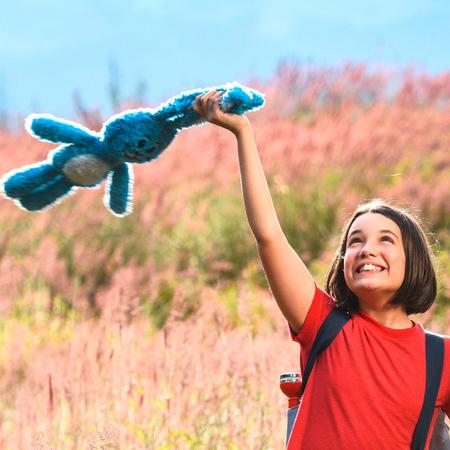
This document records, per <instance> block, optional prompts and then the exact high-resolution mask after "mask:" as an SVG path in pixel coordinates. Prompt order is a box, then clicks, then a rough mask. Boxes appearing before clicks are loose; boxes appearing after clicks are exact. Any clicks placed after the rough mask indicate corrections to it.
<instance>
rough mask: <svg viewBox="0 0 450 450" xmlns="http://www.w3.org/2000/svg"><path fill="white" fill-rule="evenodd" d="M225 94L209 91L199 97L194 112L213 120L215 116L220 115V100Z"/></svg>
mask: <svg viewBox="0 0 450 450" xmlns="http://www.w3.org/2000/svg"><path fill="white" fill-rule="evenodd" d="M224 93H225V92H223V91H215V90H212V91H208V92H205V93H204V94H202V95H199V96H198V97H197V98H196V99H195V102H194V111H196V112H197V113H198V114H199V115H200V116H201V117H203V118H205V119H206V120H211V119H213V118H214V116H217V115H218V114H220V107H219V105H220V100H221V99H222V97H223V95H224Z"/></svg>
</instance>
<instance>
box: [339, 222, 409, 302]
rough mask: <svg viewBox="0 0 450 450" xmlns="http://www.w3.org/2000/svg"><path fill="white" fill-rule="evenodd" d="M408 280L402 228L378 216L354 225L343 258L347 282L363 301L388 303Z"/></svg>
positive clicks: (349, 233)
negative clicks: (372, 300) (376, 299)
mask: <svg viewBox="0 0 450 450" xmlns="http://www.w3.org/2000/svg"><path fill="white" fill-rule="evenodd" d="M404 277H405V251H404V248H403V241H402V235H401V231H400V228H399V227H398V225H397V224H396V223H395V222H393V221H392V220H391V219H388V218H387V217H385V216H383V215H382V214H378V213H365V214H362V215H361V216H359V217H357V218H356V219H355V221H354V222H353V223H352V225H351V227H350V230H349V232H348V237H347V246H346V251H345V255H344V278H345V281H346V283H347V286H348V287H349V289H350V290H351V291H352V292H353V293H354V294H355V295H356V296H357V297H358V298H359V299H360V300H364V299H365V298H370V299H373V298H374V294H376V297H375V298H379V299H381V300H383V301H384V300H386V301H389V300H390V299H391V298H392V297H393V296H394V295H395V292H396V291H397V290H398V289H399V288H400V286H401V285H402V283H403V279H404Z"/></svg>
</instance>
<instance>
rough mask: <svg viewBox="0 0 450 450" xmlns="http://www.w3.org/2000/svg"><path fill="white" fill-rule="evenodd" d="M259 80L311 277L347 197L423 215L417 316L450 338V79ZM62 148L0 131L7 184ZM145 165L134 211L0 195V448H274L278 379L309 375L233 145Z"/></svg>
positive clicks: (206, 144)
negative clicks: (422, 308) (252, 222)
mask: <svg viewBox="0 0 450 450" xmlns="http://www.w3.org/2000/svg"><path fill="white" fill-rule="evenodd" d="M250 85H251V86H252V87H255V88H257V89H260V90H262V91H263V92H265V93H266V106H265V107H264V108H263V109H262V110H260V111H258V112H255V113H251V114H249V118H250V120H251V122H252V124H253V127H254V131H255V136H256V140H257V143H258V147H259V150H260V154H261V159H262V162H263V165H264V168H265V171H266V174H267V176H268V179H269V183H270V187H271V191H272V194H273V197H274V202H275V206H276V209H277V211H278V213H279V217H280V221H281V223H282V226H283V228H284V229H285V231H286V234H287V236H288V239H289V240H290V242H291V244H292V245H293V246H294V248H295V249H296V250H297V251H299V252H300V253H301V255H302V256H303V257H304V259H305V261H306V262H307V264H308V266H309V267H310V269H311V271H312V272H313V274H314V275H315V277H316V280H317V281H318V283H319V284H321V285H323V282H324V277H325V274H326V270H327V267H328V265H329V263H331V259H332V257H333V252H334V250H335V248H336V245H337V237H338V234H339V229H340V227H341V225H342V223H343V221H344V219H345V216H346V215H347V214H348V213H349V212H350V211H351V210H352V209H353V207H354V206H355V205H357V204H358V203H359V202H361V201H363V200H365V199H368V198H373V197H382V198H385V199H387V200H392V201H394V202H395V203H396V204H399V205H401V206H408V207H412V208H414V209H416V210H417V211H419V212H420V215H421V217H422V219H423V222H424V223H425V225H426V227H427V229H428V230H429V232H430V241H431V244H432V246H433V249H434V250H435V254H436V262H437V267H438V271H439V286H440V289H439V297H438V300H437V303H436V304H435V305H434V306H433V308H432V309H431V310H430V311H429V312H427V313H426V314H424V315H421V316H415V317H413V319H414V320H416V321H419V322H421V323H423V324H424V326H426V327H427V328H429V329H432V330H434V331H437V332H441V333H446V334H449V333H450V308H449V305H450V279H449V276H448V273H449V269H450V202H449V198H450V73H447V74H441V75H438V76H430V75H426V74H418V73H416V72H415V71H414V70H412V69H411V70H409V71H406V72H405V73H403V74H399V73H392V72H389V71H387V70H382V69H377V70H369V69H368V68H367V67H365V66H356V65H345V66H342V67H336V68H333V69H307V68H303V67H299V66H295V65H283V66H280V68H279V70H278V71H277V73H276V74H275V75H274V77H273V79H272V80H271V81H270V82H268V83H266V84H261V83H258V82H256V81H255V82H253V83H250ZM149 106H153V105H149ZM125 107H127V105H125V106H124V108H125ZM43 112H50V111H43ZM104 119H105V118H100V117H99V116H98V114H93V113H89V112H86V111H84V112H83V114H81V115H80V118H79V120H80V121H82V122H83V123H84V124H85V125H87V126H90V127H92V128H95V129H98V128H99V127H100V125H101V121H102V120H104ZM51 148H52V146H51V145H49V144H45V143H43V142H39V141H37V140H35V139H33V138H31V137H30V136H28V135H26V134H25V132H20V133H13V132H10V131H8V130H3V131H0V152H1V156H2V157H1V158H0V174H3V173H5V172H7V171H9V170H11V169H13V168H17V167H20V166H23V165H26V164H30V163H34V162H37V161H39V160H41V159H44V158H46V155H47V153H48V151H49V150H50V149H51ZM135 172H136V179H135V187H134V211H133V213H132V214H131V215H130V216H128V217H126V218H124V219H118V218H115V217H113V216H111V215H110V214H109V213H108V212H107V211H106V209H105V208H104V206H103V204H102V197H103V189H104V187H103V186H102V187H101V188H100V189H93V190H78V191H77V192H76V193H75V194H74V195H73V196H71V197H70V198H68V199H65V200H64V201H63V202H62V203H61V204H59V205H56V206H55V207H53V208H51V209H49V210H46V211H44V212H42V213H28V212H25V211H22V210H20V209H19V208H17V207H16V206H15V205H14V204H13V203H12V202H10V201H8V200H6V199H0V269H1V270H0V314H1V320H0V448H1V449H14V450H16V449H17V450H20V449H30V448H33V449H157V450H165V449H213V448H214V449H227V450H228V449H229V450H231V449H279V448H282V447H283V443H284V434H285V416H284V414H285V408H286V399H285V398H283V394H282V393H281V391H280V390H279V386H278V378H279V375H280V373H282V372H289V371H298V364H299V363H298V346H297V344H295V343H292V342H291V340H290V338H289V334H288V330H287V326H286V322H285V321H284V319H283V317H282V316H281V313H280V312H279V311H278V309H277V307H276V305H275V302H274V300H273V299H272V297H271V295H270V292H269V290H268V288H267V284H266V283H265V280H264V277H263V274H262V268H261V265H260V263H259V260H258V258H257V253H256V249H255V244H254V240H253V237H252V235H251V231H250V228H249V227H248V224H247V222H246V218H245V211H244V208H243V202H242V198H241V194H240V181H239V171H238V161H237V151H236V145H235V142H234V139H233V137H232V135H231V134H230V133H229V132H227V131H225V130H223V129H219V128H218V127H215V126H213V125H207V126H204V127H198V128H195V129H190V130H186V131H183V132H182V133H181V134H180V135H179V137H177V139H176V140H175V142H174V143H173V144H172V145H171V146H170V147H169V148H168V149H167V150H166V151H165V153H163V155H162V156H161V157H160V158H159V159H158V160H156V161H154V162H152V163H151V164H146V165H142V166H137V165H135Z"/></svg>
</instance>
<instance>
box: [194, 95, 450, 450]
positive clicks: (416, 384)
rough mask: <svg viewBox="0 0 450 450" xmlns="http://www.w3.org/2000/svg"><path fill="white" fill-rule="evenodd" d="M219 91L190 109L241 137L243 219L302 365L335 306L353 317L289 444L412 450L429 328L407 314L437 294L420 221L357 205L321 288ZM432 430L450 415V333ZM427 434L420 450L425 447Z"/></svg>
mask: <svg viewBox="0 0 450 450" xmlns="http://www.w3.org/2000/svg"><path fill="white" fill-rule="evenodd" d="M221 95H222V94H220V93H217V92H214V91H211V92H209V93H207V94H204V95H202V96H200V97H198V98H197V99H196V102H195V106H194V109H195V110H196V111H197V112H198V113H199V114H200V115H201V116H202V117H203V118H205V119H206V120H208V121H209V122H211V123H214V124H216V125H219V126H221V127H224V128H226V129H228V130H229V131H231V132H232V133H233V134H234V135H235V136H236V139H237V146H238V155H239V165H240V174H241V183H242V191H243V197H244V203H245V209H246V213H247V218H248V221H249V224H250V227H251V229H252V232H253V234H254V236H255V239H256V243H257V247H258V252H259V255H260V258H261V261H262V264H263V267H264V271H265V273H266V276H267V280H268V282H269V285H270V288H271V291H272V294H273V296H274V298H275V300H276V301H277V304H278V306H279V308H280V310H281V312H282V313H283V315H284V316H285V318H286V319H287V321H288V323H289V327H290V331H291V335H292V338H293V339H294V340H295V341H296V342H298V343H299V344H300V346H301V353H300V366H301V370H302V372H303V371H304V368H305V365H306V361H307V359H308V357H309V355H310V352H311V347H312V344H313V342H314V339H315V337H316V334H317V331H318V330H319V328H320V326H321V325H322V323H323V322H324V320H325V319H326V317H327V316H328V315H329V313H330V311H331V310H333V309H334V308H338V309H340V310H342V311H344V312H346V313H348V314H349V315H350V316H351V319H350V320H349V321H348V322H347V323H346V324H345V325H344V327H343V328H342V330H341V331H340V333H339V334H338V335H337V336H336V338H335V339H334V340H333V342H332V343H331V345H330V346H329V347H328V348H327V349H326V350H325V351H324V352H323V353H322V354H321V355H320V356H319V357H318V358H317V360H316V363H315V365H314V367H313V370H312V372H311V375H310V378H309V381H308V385H307V389H306V390H305V392H304V395H303V399H302V404H301V408H300V409H299V413H298V414H297V417H296V420H295V424H294V428H293V431H292V433H291V436H290V440H289V444H288V449H289V450H293V449H307V450H314V449H317V450H325V449H329V450H336V449H344V450H352V449H355V450H365V449H367V450H382V449H386V450H395V449H402V450H404V449H409V448H410V447H411V442H412V437H413V433H414V429H415V426H416V424H417V421H418V418H419V414H420V411H421V407H422V402H423V398H424V393H425V379H426V372H425V332H424V329H423V327H422V325H421V324H420V323H418V322H415V321H413V320H410V319H409V315H411V314H415V313H422V312H425V311H427V310H428V309H429V308H430V306H431V305H432V304H433V302H434V301H435V298H436V276H435V271H434V268H433V264H432V255H431V251H430V247H429V245H428V243H427V240H426V237H425V234H424V232H423V231H422V229H421V227H420V225H419V223H418V221H417V220H416V219H414V218H413V217H412V216H411V215H410V214H408V213H407V212H406V211H403V210H401V209H399V208H395V207H393V206H391V205H388V204H386V203H385V202H383V201H381V200H375V201H372V202H369V203H366V204H364V205H362V206H360V207H359V208H358V209H357V210H356V211H355V213H354V214H353V215H352V217H351V218H350V220H349V221H348V223H347V224H346V226H345V227H344V230H343V233H342V237H341V244H340V246H339V249H338V251H337V253H336V257H335V259H334V261H333V263H332V265H331V268H330V271H329V274H328V279H327V285H326V289H325V291H324V290H322V289H320V288H319V287H318V286H317V284H316V283H315V281H314V279H313V277H312V275H311V274H310V272H309V270H308V268H307V267H306V265H305V264H304V263H303V261H302V260H301V258H300V257H299V255H297V253H296V252H295V251H294V250H293V249H292V247H291V246H290V245H289V243H288V241H287V239H286V237H285V235H284V233H283V231H282V229H281V226H280V224H279V221H278V218H277V215H276V212H275V208H274V206H273V203H272V199H271V195H270V191H269V188H268V185H267V181H266V178H265V175H264V171H263V168H262V165H261V161H260V159H259V155H258V150H257V147H256V143H255V140H254V136H253V132H252V127H251V124H250V122H249V121H248V119H247V118H246V117H245V116H238V115H233V114H226V113H224V112H222V111H221V110H220V108H219V102H220V99H221ZM442 373H443V375H442V379H441V384H440V387H439V391H438V395H437V398H436V402H435V407H434V414H433V419H432V424H431V427H430V430H432V429H433V426H434V424H435V422H436V418H437V415H438V413H439V411H440V410H442V411H444V412H445V413H446V414H447V416H448V415H450V338H449V337H445V341H444V367H443V372H442ZM430 440H431V432H429V433H428V439H427V443H426V447H425V448H429V443H430Z"/></svg>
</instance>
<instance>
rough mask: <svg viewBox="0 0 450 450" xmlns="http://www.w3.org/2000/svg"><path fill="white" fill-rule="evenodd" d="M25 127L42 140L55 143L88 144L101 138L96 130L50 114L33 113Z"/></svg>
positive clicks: (26, 121) (26, 120)
mask: <svg viewBox="0 0 450 450" xmlns="http://www.w3.org/2000/svg"><path fill="white" fill-rule="evenodd" d="M25 128H26V130H27V131H28V133H30V134H31V135H32V136H34V137H36V138H38V139H40V140H41V141H47V142H54V143H55V144H59V143H64V144H81V145H87V144H92V143H94V142H97V141H98V139H99V138H98V136H97V134H96V133H95V132H94V131H91V130H89V129H88V128H85V127H83V126H82V125H79V124H77V123H75V122H71V121H69V120H63V119H59V118H57V117H54V116H52V115H50V114H31V115H30V116H28V117H27V118H26V119H25Z"/></svg>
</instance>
